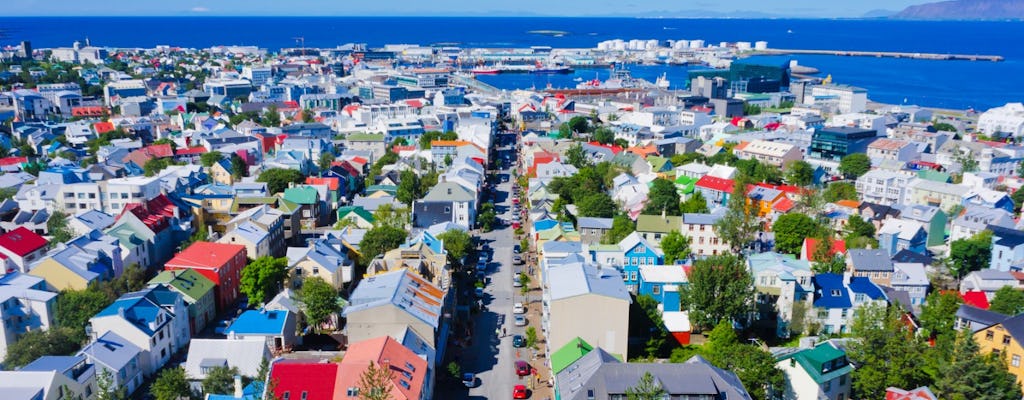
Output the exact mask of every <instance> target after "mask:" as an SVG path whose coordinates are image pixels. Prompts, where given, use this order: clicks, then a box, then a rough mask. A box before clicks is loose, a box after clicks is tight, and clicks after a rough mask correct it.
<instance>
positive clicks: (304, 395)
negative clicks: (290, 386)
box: [302, 390, 309, 400]
mask: <svg viewBox="0 0 1024 400" xmlns="http://www.w3.org/2000/svg"><path fill="white" fill-rule="evenodd" d="M308 396H309V393H306V391H305V390H303V391H302V400H306V397H308Z"/></svg>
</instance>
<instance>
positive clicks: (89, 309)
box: [55, 288, 113, 342]
mask: <svg viewBox="0 0 1024 400" xmlns="http://www.w3.org/2000/svg"><path fill="white" fill-rule="evenodd" d="M110 303H113V299H111V298H110V297H108V296H107V294H105V293H103V292H102V291H100V290H97V289H95V288H90V289H86V290H64V291H61V292H60V296H57V306H56V310H55V314H56V321H57V326H60V327H64V328H68V329H69V330H70V331H71V332H72V336H73V337H74V338H76V339H77V340H75V342H82V341H84V340H85V339H86V337H85V326H86V325H88V324H89V318H92V317H93V316H94V315H96V314H97V313H99V312H100V311H102V310H103V309H104V308H107V306H109V305H110Z"/></svg>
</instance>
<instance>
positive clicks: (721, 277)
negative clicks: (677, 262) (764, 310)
mask: <svg viewBox="0 0 1024 400" xmlns="http://www.w3.org/2000/svg"><path fill="white" fill-rule="evenodd" d="M751 279H752V278H751V277H750V273H749V272H748V271H747V268H746V266H745V265H743V261H742V260H740V259H739V258H738V257H736V256H734V255H732V254H727V255H717V256H711V257H708V258H705V259H702V260H697V262H695V263H694V265H693V269H692V270H691V271H690V284H689V285H686V286H684V287H683V288H682V292H681V293H680V297H681V298H682V303H683V306H684V307H685V308H687V309H688V310H689V311H690V321H691V322H692V323H693V325H695V326H697V327H699V328H710V327H712V326H715V325H717V324H718V323H719V322H722V321H728V320H730V319H733V318H739V317H742V316H744V315H745V314H746V313H747V312H748V311H750V309H751V306H752V304H751V302H750V299H752V298H753V297H754V289H753V287H752V286H751V284H750V282H751Z"/></svg>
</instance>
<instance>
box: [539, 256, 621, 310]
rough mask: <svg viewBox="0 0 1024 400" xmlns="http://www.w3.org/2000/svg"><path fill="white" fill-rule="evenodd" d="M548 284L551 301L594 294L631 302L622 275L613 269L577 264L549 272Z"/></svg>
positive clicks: (555, 268)
mask: <svg viewBox="0 0 1024 400" xmlns="http://www.w3.org/2000/svg"><path fill="white" fill-rule="evenodd" d="M547 281H548V282H547V283H548V287H549V288H550V289H549V292H550V294H551V300H561V299H567V298H570V297H576V296H582V295H586V294H593V295H598V296H606V297H611V298H615V299H620V300H623V301H627V302H629V301H631V298H630V297H629V291H627V290H626V284H625V283H624V282H623V281H622V275H620V274H619V272H618V271H616V270H614V269H611V268H597V267H593V266H590V265H585V264H580V263H575V264H566V265H562V266H558V267H554V268H550V269H549V270H548V276H547Z"/></svg>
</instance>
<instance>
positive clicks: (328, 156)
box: [317, 151, 334, 171]
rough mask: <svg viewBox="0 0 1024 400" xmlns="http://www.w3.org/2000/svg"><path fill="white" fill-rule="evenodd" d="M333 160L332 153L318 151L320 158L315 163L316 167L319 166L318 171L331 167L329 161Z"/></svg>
mask: <svg viewBox="0 0 1024 400" xmlns="http://www.w3.org/2000/svg"><path fill="white" fill-rule="evenodd" d="M333 162H334V154H332V153H330V152H326V151H325V152H323V153H320V160H319V162H318V163H317V167H319V168H320V171H326V170H328V169H330V168H331V163H333Z"/></svg>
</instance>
